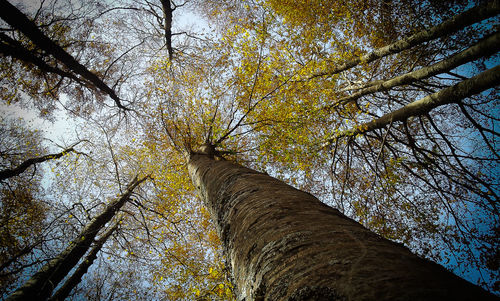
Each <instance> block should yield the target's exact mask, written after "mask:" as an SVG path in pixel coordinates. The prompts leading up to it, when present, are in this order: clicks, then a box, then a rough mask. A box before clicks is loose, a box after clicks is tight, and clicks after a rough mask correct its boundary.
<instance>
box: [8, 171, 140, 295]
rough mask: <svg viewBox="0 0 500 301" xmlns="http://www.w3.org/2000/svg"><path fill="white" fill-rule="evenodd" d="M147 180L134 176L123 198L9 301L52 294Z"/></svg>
mask: <svg viewBox="0 0 500 301" xmlns="http://www.w3.org/2000/svg"><path fill="white" fill-rule="evenodd" d="M145 180H146V177H145V178H142V179H140V180H138V179H137V177H135V178H134V179H133V180H132V182H130V184H129V185H128V187H127V190H126V191H125V193H123V194H122V196H121V197H120V198H117V199H116V200H114V201H112V202H110V203H109V204H108V206H107V207H106V209H105V210H104V211H103V212H102V213H101V214H99V215H98V216H96V217H95V218H93V219H92V220H91V221H90V223H89V224H88V225H87V226H86V227H85V228H84V229H83V230H82V232H81V233H80V235H78V237H77V238H76V239H75V240H74V241H73V242H72V243H70V245H69V247H67V248H66V249H65V250H64V251H62V252H61V254H59V256H57V257H56V258H54V259H52V260H51V261H49V262H48V263H47V264H46V265H45V266H43V267H42V268H41V269H40V270H39V271H38V272H37V273H35V275H33V277H31V278H30V279H29V280H28V281H26V283H25V284H24V285H23V286H21V287H20V288H18V289H17V290H16V291H15V292H14V293H12V295H10V296H9V297H8V298H7V299H6V301H13V300H19V301H21V300H46V299H47V298H48V297H49V296H50V295H51V293H52V290H53V289H54V288H55V287H56V286H57V285H58V284H59V282H61V280H62V279H64V277H66V275H68V273H69V271H71V269H73V267H74V266H75V265H76V264H77V263H78V261H79V260H80V258H82V256H83V255H84V254H85V253H86V252H87V250H88V249H89V248H90V245H91V244H92V242H93V241H94V238H95V237H96V235H97V233H98V232H99V230H101V228H102V227H104V225H105V224H106V223H107V222H109V221H110V220H111V219H112V218H113V217H114V216H115V214H116V212H117V211H118V210H120V208H121V207H122V206H123V205H124V204H125V202H127V201H128V199H129V198H130V195H131V194H132V192H133V191H134V189H135V188H136V187H137V186H138V185H139V184H141V183H142V182H143V181H145Z"/></svg>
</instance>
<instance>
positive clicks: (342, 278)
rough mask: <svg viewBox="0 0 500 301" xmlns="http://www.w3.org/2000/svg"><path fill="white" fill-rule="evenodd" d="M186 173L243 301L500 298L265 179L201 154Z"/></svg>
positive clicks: (309, 198) (311, 199)
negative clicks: (214, 230)
mask: <svg viewBox="0 0 500 301" xmlns="http://www.w3.org/2000/svg"><path fill="white" fill-rule="evenodd" d="M188 168H189V172H190V175H191V177H192V180H193V183H194V185H195V186H196V188H197V190H198V192H199V194H200V196H201V198H202V199H203V200H204V202H205V204H206V206H207V208H208V209H209V211H210V212H211V215H212V218H213V219H214V220H215V221H216V225H217V228H218V231H219V234H220V236H221V239H222V241H223V245H224V253H225V256H226V260H227V264H228V268H229V269H230V270H231V271H232V276H233V278H234V279H233V282H234V284H235V286H236V293H237V297H238V300H495V299H496V298H495V297H494V296H492V295H490V294H489V293H487V292H486V291H484V290H482V289H481V288H479V287H477V286H475V285H472V284H471V283H469V282H467V281H465V280H463V279H461V278H459V277H457V276H455V275H454V274H452V273H450V272H448V271H447V270H445V269H444V268H443V267H441V266H439V265H437V264H435V263H432V262H430V261H427V260H425V259H422V258H419V257H418V256H416V255H414V254H412V253H411V252H410V251H409V250H408V249H407V248H405V247H404V246H402V245H400V244H397V243H394V242H391V241H389V240H386V239H383V238H381V237H380V236H378V235H376V234H375V233H373V232H371V231H369V230H368V229H366V228H364V227H363V226H362V225H360V224H359V223H357V222H355V221H354V220H352V219H349V218H347V217H346V216H344V215H343V214H341V213H340V212H339V211H338V210H336V209H334V208H331V207H329V206H327V205H325V204H323V203H321V202H320V201H319V200H318V199H316V198H315V197H314V196H313V195H311V194H308V193H306V192H303V191H300V190H297V189H295V188H293V187H291V186H289V185H287V184H285V183H283V182H282V181H279V180H277V179H275V178H272V177H270V176H268V175H266V174H263V173H259V172H257V171H254V170H251V169H248V168H245V167H242V166H239V165H237V164H234V163H231V162H228V161H224V160H217V157H216V156H215V157H214V156H213V155H207V154H203V153H192V154H191V155H190V157H189V162H188Z"/></svg>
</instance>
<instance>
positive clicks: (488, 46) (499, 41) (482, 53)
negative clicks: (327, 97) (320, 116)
mask: <svg viewBox="0 0 500 301" xmlns="http://www.w3.org/2000/svg"><path fill="white" fill-rule="evenodd" d="M498 49H500V33H495V34H494V35H492V36H490V37H488V38H486V39H484V40H482V41H481V42H479V43H477V44H476V45H474V46H472V47H469V48H467V49H466V50H464V51H462V52H460V53H457V54H455V55H453V56H451V57H449V58H447V59H445V60H442V61H441V62H439V63H436V64H433V65H431V66H428V67H424V68H421V69H419V70H416V71H413V72H409V73H406V74H404V75H401V76H397V77H395V78H392V79H390V80H387V81H384V82H381V83H377V84H375V85H372V86H370V87H368V88H365V89H362V90H361V91H359V92H356V93H353V94H352V95H349V96H347V97H343V98H341V99H339V100H338V101H337V102H336V103H335V104H333V106H337V105H343V104H346V103H349V102H351V101H354V100H356V99H358V98H360V97H361V96H364V95H368V94H371V93H376V92H382V91H388V90H389V89H391V88H394V87H397V86H402V85H407V84H411V83H413V82H416V81H418V80H422V79H426V78H429V77H431V76H434V75H437V74H440V73H443V72H445V71H449V70H452V69H453V68H456V67H458V66H460V65H463V64H465V63H467V62H471V61H473V60H476V59H478V58H481V57H487V56H490V55H492V54H495V53H496V52H497V51H498Z"/></svg>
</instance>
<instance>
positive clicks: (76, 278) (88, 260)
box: [49, 224, 118, 301]
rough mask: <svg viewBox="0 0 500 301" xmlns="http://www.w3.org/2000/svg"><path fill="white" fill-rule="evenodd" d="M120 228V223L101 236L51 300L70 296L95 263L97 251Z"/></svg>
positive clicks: (60, 300)
mask: <svg viewBox="0 0 500 301" xmlns="http://www.w3.org/2000/svg"><path fill="white" fill-rule="evenodd" d="M117 228H118V224H116V225H115V226H114V227H112V228H110V229H109V230H107V231H106V233H104V234H103V235H102V236H101V238H99V239H98V240H97V241H96V242H95V244H94V246H93V247H92V249H91V250H90V252H89V253H88V254H87V256H85V259H83V261H82V263H80V265H79V266H78V268H77V269H76V270H75V272H74V273H73V275H71V277H69V278H68V280H66V282H64V284H63V285H62V286H61V287H60V288H59V289H58V290H57V291H56V292H55V293H54V295H53V296H52V297H51V298H50V299H49V300H50V301H63V300H66V298H67V297H68V296H69V293H70V292H71V291H72V290H73V288H75V286H77V285H78V283H80V281H82V277H83V275H85V274H86V273H87V271H88V269H89V267H90V266H91V265H92V264H93V263H94V260H95V259H96V258H97V253H99V251H100V250H101V248H102V246H103V245H104V243H105V242H106V241H107V240H108V238H109V237H110V236H111V234H113V232H114V231H115V230H116V229H117Z"/></svg>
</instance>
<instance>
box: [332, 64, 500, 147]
mask: <svg viewBox="0 0 500 301" xmlns="http://www.w3.org/2000/svg"><path fill="white" fill-rule="evenodd" d="M499 84H500V65H499V66H496V67H494V68H491V69H488V70H486V71H484V72H482V73H480V74H478V75H476V76H474V77H472V78H469V79H466V80H464V81H462V82H460V83H458V84H456V85H454V86H451V87H448V88H446V89H443V90H441V91H439V92H436V93H433V94H431V95H429V96H426V97H424V98H421V99H419V100H417V101H414V102H412V103H410V104H408V105H406V106H404V107H402V108H401V109H399V110H396V111H394V112H391V113H388V114H385V115H384V116H382V117H380V118H377V119H375V120H373V121H370V122H367V123H365V124H362V125H360V126H358V127H357V128H355V129H352V130H349V131H345V132H341V133H339V134H337V135H335V137H334V138H332V139H329V140H328V141H327V142H326V143H325V144H324V145H323V147H325V146H328V145H331V144H332V143H333V142H334V141H335V139H338V138H340V137H345V136H354V135H357V134H363V133H366V132H370V131H373V130H376V129H381V128H384V127H385V126H387V125H388V124H390V123H391V122H394V121H405V120H406V119H408V118H410V117H412V116H421V115H424V114H427V113H429V112H430V111H431V110H432V109H435V108H437V107H439V106H442V105H446V104H450V103H458V102H460V100H462V99H464V98H466V97H469V96H471V95H474V94H478V93H481V92H483V91H484V90H487V89H490V88H493V87H495V86H497V85H499Z"/></svg>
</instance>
